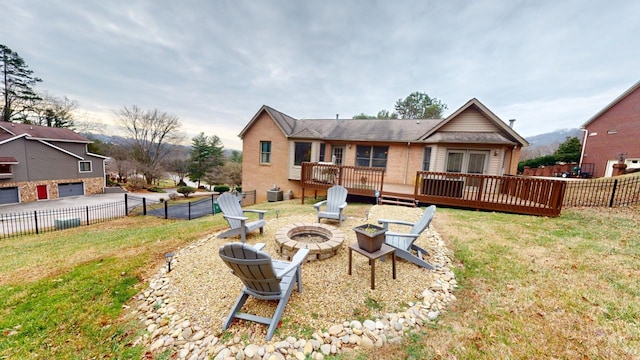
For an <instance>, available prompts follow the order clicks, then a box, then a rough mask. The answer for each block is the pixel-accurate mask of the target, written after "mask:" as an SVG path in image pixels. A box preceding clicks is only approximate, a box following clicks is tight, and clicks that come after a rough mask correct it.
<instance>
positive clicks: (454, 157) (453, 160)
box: [447, 151, 464, 173]
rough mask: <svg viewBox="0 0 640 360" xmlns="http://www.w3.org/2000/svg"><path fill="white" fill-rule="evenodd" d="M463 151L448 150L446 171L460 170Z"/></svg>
mask: <svg viewBox="0 0 640 360" xmlns="http://www.w3.org/2000/svg"><path fill="white" fill-rule="evenodd" d="M463 157H464V152H461V151H449V154H448V156H447V172H455V173H459V172H462V158H463Z"/></svg>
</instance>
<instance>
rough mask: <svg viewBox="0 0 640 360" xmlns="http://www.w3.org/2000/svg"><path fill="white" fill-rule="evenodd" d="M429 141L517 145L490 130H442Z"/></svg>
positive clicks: (427, 140)
mask: <svg viewBox="0 0 640 360" xmlns="http://www.w3.org/2000/svg"><path fill="white" fill-rule="evenodd" d="M425 141H426V142H429V143H438V142H444V143H466V144H469V143H478V144H506V145H516V142H515V141H511V140H509V139H507V138H506V137H504V136H503V135H501V134H498V133H493V132H491V133H488V132H451V131H440V132H437V133H435V134H433V135H431V136H429V137H428V138H426V139H425Z"/></svg>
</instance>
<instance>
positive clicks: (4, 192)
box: [0, 187, 20, 204]
mask: <svg viewBox="0 0 640 360" xmlns="http://www.w3.org/2000/svg"><path fill="white" fill-rule="evenodd" d="M17 202H20V198H19V197H18V188H17V187H6V188H0V204H14V203H17Z"/></svg>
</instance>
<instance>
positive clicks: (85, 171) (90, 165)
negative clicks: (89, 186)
mask: <svg viewBox="0 0 640 360" xmlns="http://www.w3.org/2000/svg"><path fill="white" fill-rule="evenodd" d="M82 163H89V167H90V168H91V169H90V170H88V171H87V170H82ZM78 171H80V172H81V173H90V172H93V163H92V162H91V160H81V161H78Z"/></svg>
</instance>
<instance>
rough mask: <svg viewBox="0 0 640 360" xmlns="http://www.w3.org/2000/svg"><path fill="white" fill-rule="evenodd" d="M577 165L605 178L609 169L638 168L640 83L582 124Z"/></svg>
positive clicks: (609, 174)
mask: <svg viewBox="0 0 640 360" xmlns="http://www.w3.org/2000/svg"><path fill="white" fill-rule="evenodd" d="M580 128H581V129H582V130H583V131H585V136H584V137H583V141H582V158H581V161H580V162H581V164H587V163H591V164H594V171H593V176H595V177H609V176H611V175H612V172H613V165H614V164H617V163H618V162H623V163H625V164H626V165H627V169H630V168H640V81H638V82H637V83H635V85H633V86H632V87H631V88H629V89H628V90H627V91H625V92H624V93H623V94H622V95H620V96H618V97H617V98H616V99H615V100H613V101H612V102H611V103H610V104H609V105H607V106H605V107H604V108H603V109H602V110H600V111H599V112H598V113H597V114H595V115H594V116H593V117H592V118H591V119H589V120H588V121H587V122H585V123H584V124H582V126H580Z"/></svg>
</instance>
